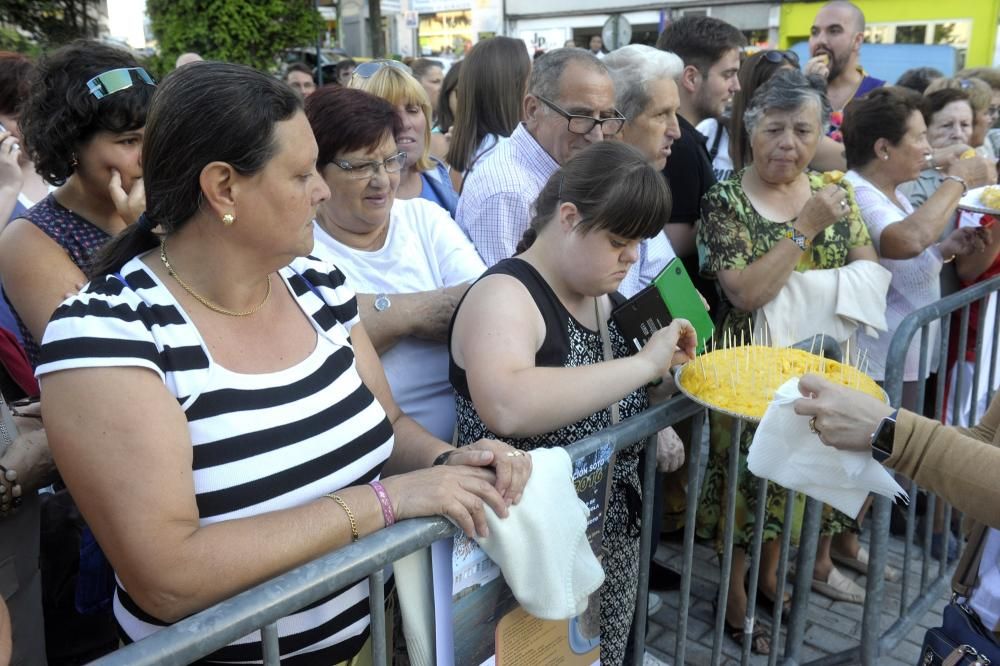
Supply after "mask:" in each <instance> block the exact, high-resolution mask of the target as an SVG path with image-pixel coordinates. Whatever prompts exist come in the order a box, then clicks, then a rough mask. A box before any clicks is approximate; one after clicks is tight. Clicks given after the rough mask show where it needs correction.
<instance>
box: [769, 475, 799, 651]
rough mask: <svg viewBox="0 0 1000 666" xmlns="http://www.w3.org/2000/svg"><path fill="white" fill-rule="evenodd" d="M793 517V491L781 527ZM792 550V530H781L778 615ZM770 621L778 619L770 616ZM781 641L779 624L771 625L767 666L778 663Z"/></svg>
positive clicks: (783, 599)
mask: <svg viewBox="0 0 1000 666" xmlns="http://www.w3.org/2000/svg"><path fill="white" fill-rule="evenodd" d="M794 515H795V491H794V490H788V498H787V499H786V500H785V522H784V523H782V525H791V524H792V520H793V518H794ZM791 548H792V530H790V529H786V530H781V554H780V555H779V556H778V587H777V590H775V594H774V598H775V600H776V601H777V600H778V599H780V600H781V607H780V610H778V608H779V606H778V605H777V603H775V610H776V612H778V613H781V612H783V611H784V605H785V578H786V577H787V575H788V558H789V554H790V552H791ZM771 617H772V619H773V618H775V617H779V616H777V615H772V616H771ZM780 640H781V622H772V624H771V654H769V655H768V656H767V663H768V666H776V665H777V663H778V642H779V641H780Z"/></svg>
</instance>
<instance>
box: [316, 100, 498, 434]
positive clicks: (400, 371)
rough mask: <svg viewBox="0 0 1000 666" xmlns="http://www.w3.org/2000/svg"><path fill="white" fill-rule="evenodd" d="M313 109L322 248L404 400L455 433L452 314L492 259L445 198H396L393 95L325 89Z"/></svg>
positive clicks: (427, 421) (399, 157)
mask: <svg viewBox="0 0 1000 666" xmlns="http://www.w3.org/2000/svg"><path fill="white" fill-rule="evenodd" d="M306 116H307V117H308V118H309V122H310V124H311V125H312V128H313V132H314V133H315V135H316V142H317V144H318V145H319V159H318V160H317V162H316V168H317V169H318V170H319V172H320V175H321V176H322V177H323V180H324V181H325V182H326V184H327V186H328V187H329V188H330V198H329V199H328V200H326V201H325V202H323V203H322V204H320V206H319V208H318V210H317V211H316V229H315V238H316V247H315V248H314V249H313V254H314V255H315V256H317V257H319V258H320V259H323V260H324V261H329V262H330V263H331V264H334V265H335V266H337V268H338V269H340V271H341V272H342V273H344V274H345V275H346V276H347V281H348V285H349V286H350V287H351V289H353V290H354V291H355V292H357V294H358V309H359V310H360V314H361V320H362V321H363V322H364V324H365V332H366V333H367V334H368V337H369V338H371V341H372V344H373V345H374V346H375V349H376V351H377V352H378V353H379V356H380V358H381V361H382V366H383V367H384V368H385V371H386V378H387V379H388V381H389V386H390V388H391V389H392V393H393V396H394V397H395V398H396V401H397V402H398V403H399V406H400V407H401V408H402V410H403V411H404V412H405V413H406V414H408V415H409V416H411V417H413V418H414V419H415V420H416V421H417V422H418V423H420V425H422V426H424V427H425V428H426V429H427V430H428V431H429V432H431V433H432V434H433V435H435V436H437V437H438V438H440V439H444V440H446V441H451V438H452V435H453V434H454V429H455V400H454V397H453V395H452V391H451V385H450V384H449V383H448V351H447V348H446V346H445V342H447V340H448V322H450V321H451V316H452V314H453V313H454V311H455V305H456V304H457V303H458V299H460V298H461V297H462V294H464V293H465V290H466V289H467V288H468V285H469V283H470V282H472V281H473V280H475V279H476V278H478V277H479V276H480V275H481V274H482V272H483V271H485V270H486V266H485V264H483V260H482V259H481V258H480V257H479V254H478V253H477V252H476V249H475V248H474V247H473V246H472V243H471V242H470V241H469V239H468V238H466V236H465V234H464V233H462V230H461V229H460V228H459V227H458V224H456V223H455V221H454V220H452V219H451V218H450V217H448V214H447V213H446V212H445V211H444V210H442V209H441V207H440V206H436V205H434V204H432V203H431V202H429V201H427V200H426V199H421V198H416V199H405V200H403V199H399V198H397V197H396V189H397V188H398V187H399V179H400V172H401V171H402V169H403V168H404V165H405V161H406V156H405V155H404V154H403V153H401V152H400V150H399V148H398V146H397V145H396V140H395V139H394V138H393V137H394V136H395V134H396V132H397V131H398V130H399V125H400V120H399V116H398V114H397V113H396V111H395V109H394V108H393V106H392V105H391V104H389V102H387V101H385V100H384V99H382V98H381V97H376V96H375V95H371V94H369V93H366V92H364V91H361V90H354V89H352V88H341V87H337V88H324V89H322V90H320V91H318V92H316V93H315V94H314V95H313V96H312V97H311V98H310V99H309V101H308V102H307V103H306ZM404 267H405V268H404Z"/></svg>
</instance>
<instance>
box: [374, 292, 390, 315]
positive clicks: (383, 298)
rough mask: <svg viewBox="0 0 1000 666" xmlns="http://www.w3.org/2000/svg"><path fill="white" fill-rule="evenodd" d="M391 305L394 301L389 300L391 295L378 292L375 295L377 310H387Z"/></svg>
mask: <svg viewBox="0 0 1000 666" xmlns="http://www.w3.org/2000/svg"><path fill="white" fill-rule="evenodd" d="M390 305H392V301H390V300H389V296H388V295H387V294H377V295H376V296H375V311H376V312H385V311H386V310H388V309H389V306H390Z"/></svg>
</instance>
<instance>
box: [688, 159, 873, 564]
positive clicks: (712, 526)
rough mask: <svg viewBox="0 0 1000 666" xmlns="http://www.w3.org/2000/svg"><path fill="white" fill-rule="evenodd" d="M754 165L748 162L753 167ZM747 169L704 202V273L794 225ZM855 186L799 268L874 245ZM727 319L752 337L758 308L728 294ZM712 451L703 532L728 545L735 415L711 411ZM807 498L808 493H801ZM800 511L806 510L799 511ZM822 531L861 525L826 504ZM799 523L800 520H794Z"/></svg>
mask: <svg viewBox="0 0 1000 666" xmlns="http://www.w3.org/2000/svg"><path fill="white" fill-rule="evenodd" d="M748 168H749V167H748ZM745 172H746V169H743V170H742V171H741V172H739V173H737V174H735V175H734V176H733V177H732V178H729V179H728V180H725V181H722V182H721V183H718V184H716V185H715V187H713V188H712V189H711V190H709V191H708V192H707V193H706V194H705V198H704V199H703V201H702V219H701V222H700V223H699V225H698V235H697V242H698V253H699V255H700V257H701V267H702V272H703V273H704V274H706V275H710V276H712V277H714V275H715V273H716V271H720V270H742V269H744V268H746V267H747V266H749V265H750V264H752V263H753V262H755V261H756V260H757V259H760V258H761V257H762V256H764V255H765V254H767V253H768V252H769V251H770V250H771V249H772V248H773V247H774V246H775V245H777V244H778V243H779V242H780V241H781V240H782V239H784V238H785V231H786V229H787V228H788V224H787V223H784V222H774V221H772V220H768V219H766V218H765V217H763V216H762V215H761V214H760V213H758V212H757V210H756V209H755V208H754V207H753V204H751V202H750V200H749V199H748V198H747V196H746V193H745V192H744V191H743V185H742V180H743V174H744V173H745ZM808 176H809V187H810V189H811V190H812V191H813V192H815V191H817V190H819V189H822V188H823V187H824V183H823V179H822V176H821V174H819V173H816V172H809V173H808ZM841 186H842V187H844V188H845V189H846V190H847V192H848V200H849V201H850V202H851V210H850V213H849V214H848V215H847V217H846V218H844V219H842V220H840V221H839V222H837V223H835V224H833V225H832V226H830V227H828V228H827V229H826V230H825V231H824V232H823V233H822V234H821V235H819V236H817V237H816V238H815V240H814V241H813V245H812V248H811V249H810V250H809V251H808V252H803V253H802V258H801V259H800V260H799V263H798V265H797V266H796V267H795V270H796V271H799V272H804V271H807V270H811V269H826V268H840V267H841V266H844V265H846V264H847V254H848V252H850V250H852V249H854V248H856V247H862V246H865V245H871V238H870V237H869V235H868V229H867V227H865V224H864V221H863V220H862V219H861V212H860V211H859V210H858V207H857V204H856V203H854V196H853V189H852V188H851V186H850V184H849V183H846V182H845V181H842V185H841ZM719 317H720V318H719V320H718V321H719V322H720V325H719V326H718V327H717V328H716V331H715V332H716V336H718V337H719V338H720V339H721V337H722V336H723V335H726V334H727V333H728V334H729V335H730V336H732V335H735V336H736V338H737V339H739V338H740V333H741V332H742V333H743V335H744V336H745V337H746V339H748V340H749V339H750V338H751V335H750V333H751V331H752V317H753V313H751V312H744V311H742V310H738V309H736V308H735V307H734V306H733V305H732V303H731V302H730V301H729V299H728V298H726V296H725V293H723V294H722V305H721V307H720V312H719ZM709 423H710V430H709V442H710V448H709V458H708V467H707V470H706V473H705V482H704V487H703V489H702V495H701V501H700V505H699V507H698V524H697V532H698V536H699V537H700V538H703V539H714V540H715V543H716V548H717V549H718V550H719V551H720V552H721V550H722V547H723V543H722V538H723V533H724V530H725V521H726V516H725V511H726V490H727V488H728V486H729V483H730V481H729V479H728V478H727V477H728V469H729V444H730V433H731V428H732V427H733V420H732V419H731V418H729V417H726V416H723V415H720V414H717V413H714V412H712V413H710V416H709ZM754 432H756V428H755V427H754V426H753V424H750V423H744V425H743V432H742V434H741V436H740V454H741V455H740V461H739V469H738V472H737V478H736V480H735V483H736V486H737V492H736V517H735V545H736V546H737V547H740V548H744V549H747V550H748V549H749V545H750V541H751V539H752V537H753V529H754V515H755V512H756V504H757V488H758V486H757V484H758V478H757V477H756V476H754V475H753V474H751V473H750V472H749V471H748V469H747V462H746V455H747V453H748V452H749V450H750V442H751V441H753V435H754ZM787 497H788V494H787V492H786V491H785V489H784V488H783V487H781V486H779V485H777V484H775V483H772V482H770V481H769V482H768V490H767V499H766V502H767V507H766V509H765V511H764V521H765V522H764V541H765V542H766V541H770V540H772V539H775V538H777V537H778V536H779V535H780V534H781V532H782V529H783V527H784V526H783V522H784V516H785V502H786V499H787ZM797 498H798V499H799V500H800V501H803V502H804V499H803V498H802V495H801V494H799V495H797ZM797 513H798V514H801V512H800V511H799V512H797ZM823 518H824V519H823V527H822V534H824V535H832V534H839V533H840V532H843V531H845V530H848V529H854V526H855V523H854V521H853V520H852V519H851V518H849V517H848V516H846V515H844V514H842V513H840V512H839V511H835V510H833V509H831V508H830V507H824V514H823ZM791 527H793V528H794V527H795V526H791Z"/></svg>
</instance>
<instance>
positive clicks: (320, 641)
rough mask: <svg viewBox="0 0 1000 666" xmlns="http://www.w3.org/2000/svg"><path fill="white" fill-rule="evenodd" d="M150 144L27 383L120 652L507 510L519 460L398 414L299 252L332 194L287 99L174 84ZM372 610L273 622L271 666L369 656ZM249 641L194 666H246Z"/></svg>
mask: <svg viewBox="0 0 1000 666" xmlns="http://www.w3.org/2000/svg"><path fill="white" fill-rule="evenodd" d="M145 141H146V142H145V145H144V148H143V167H144V173H145V174H147V177H146V200H147V211H146V214H145V216H144V217H143V218H141V219H140V221H139V222H138V223H137V224H136V225H135V226H134V227H133V228H130V229H129V230H127V231H125V232H123V233H122V234H121V235H120V236H119V237H118V238H117V239H115V241H113V242H112V243H111V244H110V245H109V246H108V247H107V248H106V249H105V252H104V254H103V255H102V256H101V257H99V258H98V259H97V261H96V262H95V266H94V268H93V273H92V276H93V279H92V282H91V283H90V284H89V285H88V286H87V287H85V288H84V290H83V291H82V292H81V293H80V294H79V295H78V296H76V297H73V298H71V299H69V300H67V301H66V302H65V303H63V305H62V306H60V308H59V309H58V310H57V311H56V313H55V314H54V315H53V318H52V320H51V322H50V323H49V326H48V328H47V329H46V332H45V338H44V341H43V345H42V351H41V363H40V365H39V367H38V375H39V377H40V378H41V385H42V395H43V415H44V419H45V425H46V429H47V431H48V436H49V443H50V446H51V448H52V451H53V453H54V455H55V459H56V463H57V465H58V467H59V470H60V472H61V473H62V476H63V478H64V480H65V481H66V483H67V485H68V486H69V488H70V490H71V492H72V493H73V496H74V497H75V498H76V500H77V503H78V504H79V506H80V508H81V510H82V511H83V514H84V516H85V517H86V519H87V521H88V523H89V524H90V525H91V527H92V528H93V530H94V533H95V534H96V536H97V539H98V541H99V542H100V544H101V546H102V548H103V549H104V550H105V552H106V553H107V555H108V558H109V559H110V561H111V563H112V564H113V565H114V567H115V573H116V577H117V590H116V595H115V616H116V618H117V620H118V622H119V625H120V627H121V630H122V635H123V639H124V640H126V641H133V640H138V639H141V638H143V637H144V636H147V635H149V634H151V633H153V632H155V631H157V630H158V628H160V627H162V626H164V625H166V624H169V623H170V622H174V621H176V620H178V619H180V618H183V617H185V616H187V615H189V614H191V613H194V612H197V611H199V610H201V609H203V608H205V607H207V606H209V605H211V604H213V603H216V602H218V601H221V600H222V599H225V598H227V597H230V596H232V595H234V594H236V593H237V592H239V591H241V590H244V589H247V588H248V587H250V586H252V585H255V584H257V583H260V582H262V581H264V580H267V579H268V578H271V577H273V576H275V575H277V574H279V573H281V572H283V571H286V570H288V569H290V568H292V567H294V566H297V565H300V564H303V563H305V562H308V561H309V560H312V559H314V558H316V557H318V556H320V555H322V554H323V553H325V552H327V551H329V550H331V549H334V548H337V547H339V546H342V545H345V544H347V543H350V542H351V541H352V540H356V539H357V538H358V537H359V536H362V535H365V534H368V533H371V532H374V531H376V530H378V529H381V528H382V527H384V526H387V525H389V524H391V523H392V522H394V521H395V520H397V519H403V518H411V517H416V516H427V515H435V514H443V515H446V516H448V517H449V518H451V519H452V520H453V521H455V522H456V523H457V524H459V525H460V526H461V527H462V528H463V529H464V530H465V531H466V532H467V533H469V534H473V533H478V534H484V533H485V532H486V523H485V516H484V505H486V504H488V505H489V506H490V507H491V508H493V510H494V511H496V512H497V513H498V514H499V515H501V516H503V515H506V506H507V505H509V504H510V503H511V502H516V501H517V500H518V499H519V496H520V493H521V491H522V489H523V487H524V484H525V482H526V481H527V477H528V475H529V474H530V458H528V457H527V456H523V455H517V454H516V453H515V452H514V450H513V449H511V448H510V447H508V446H506V445H504V444H501V443H500V442H496V441H488V440H483V441H480V442H477V443H476V445H475V446H474V447H473V450H472V451H469V452H466V451H465V450H463V451H461V452H455V453H454V455H449V454H451V453H452V452H453V451H454V449H452V448H451V447H450V446H449V445H447V444H445V443H444V442H442V441H440V440H437V439H435V438H433V437H432V436H431V435H429V434H428V433H427V432H426V431H424V430H423V429H422V428H421V427H420V426H418V425H417V424H416V422H414V421H413V420H412V419H410V418H408V417H407V416H405V415H404V414H402V413H401V412H400V411H399V408H398V407H397V406H396V404H395V402H394V401H393V399H392V395H391V393H390V391H389V388H388V385H387V383H386V381H385V376H384V374H383V373H382V368H381V366H380V365H379V362H378V357H377V356H376V354H375V351H374V349H373V348H372V345H371V343H370V342H369V340H368V337H367V335H366V334H365V331H364V327H363V325H362V323H361V322H360V321H359V318H358V310H357V303H356V300H355V297H354V294H353V292H352V291H351V290H350V288H349V286H347V285H346V284H345V283H344V277H343V275H342V274H341V273H340V272H339V271H338V270H337V269H336V268H334V267H332V266H330V265H328V264H324V263H322V262H320V261H318V260H316V259H313V258H310V257H305V255H308V254H309V252H310V251H311V249H312V244H313V230H312V222H311V220H312V219H313V216H314V214H315V211H316V206H317V205H318V204H319V203H320V202H321V201H323V200H324V199H325V198H326V197H327V196H329V191H328V189H327V187H326V185H325V184H324V182H323V179H322V178H320V177H319V175H318V174H317V172H316V168H315V164H316V155H317V148H316V142H315V140H314V138H313V135H312V132H311V130H310V128H309V123H308V122H307V120H306V118H305V116H304V114H303V112H302V104H301V101H300V100H299V98H298V97H297V96H296V95H295V94H294V93H293V92H292V91H291V89H290V88H287V87H286V86H285V85H284V84H282V83H281V82H279V81H276V80H274V79H272V78H270V77H267V76H265V75H263V74H260V73H258V72H255V71H253V70H251V69H248V68H245V67H241V66H237V65H226V64H221V63H204V64H199V65H198V66H197V67H185V68H182V69H180V70H178V71H177V72H176V73H174V74H172V75H171V76H170V77H168V78H167V79H166V81H165V82H164V83H163V85H162V86H161V87H160V88H159V89H158V90H157V93H156V96H155V98H154V101H153V105H152V107H151V109H150V112H149V116H148V123H147V126H146V140H145ZM373 205H374V204H373ZM154 229H156V230H157V233H154ZM303 257H305V258H303ZM507 454H512V455H507ZM440 462H445V463H446V464H445V465H441V466H433V464H434V463H440ZM424 468H428V469H424ZM412 470H416V471H412ZM367 596H368V590H367V582H364V581H363V582H360V583H358V584H356V585H354V586H351V587H349V588H347V589H344V590H340V591H338V592H336V593H334V594H332V595H331V596H330V597H328V598H326V599H324V600H322V601H320V602H318V603H316V604H313V605H312V606H310V607H308V608H306V609H303V610H301V611H299V612H297V613H295V614H293V615H291V616H288V617H286V618H284V619H283V620H282V621H281V622H279V624H278V630H279V635H280V651H281V656H282V663H285V664H324V665H328V664H337V663H341V662H344V661H347V660H350V659H352V658H354V657H355V656H356V655H358V654H359V653H360V652H361V651H362V650H364V649H370V648H368V647H366V645H365V644H366V641H367V639H368V600H367ZM259 642H260V636H259V634H258V633H255V634H252V635H250V636H247V637H245V638H244V639H241V640H240V641H237V642H236V643H234V644H232V645H230V646H227V647H225V648H223V649H222V650H219V651H218V652H216V653H214V654H213V655H210V657H209V660H210V661H212V662H216V663H227V662H252V661H259V660H260V654H261V653H260V647H259Z"/></svg>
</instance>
